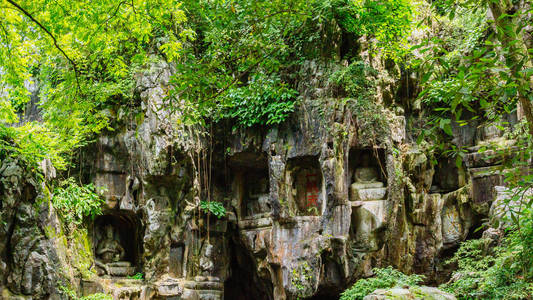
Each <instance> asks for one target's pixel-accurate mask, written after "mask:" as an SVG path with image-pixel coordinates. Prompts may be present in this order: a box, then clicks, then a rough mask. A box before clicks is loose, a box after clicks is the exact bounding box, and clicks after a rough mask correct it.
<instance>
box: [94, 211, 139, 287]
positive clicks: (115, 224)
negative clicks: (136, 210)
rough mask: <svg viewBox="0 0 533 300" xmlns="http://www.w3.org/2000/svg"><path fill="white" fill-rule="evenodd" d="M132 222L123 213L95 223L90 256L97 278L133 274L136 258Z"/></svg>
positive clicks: (99, 219) (130, 216)
mask: <svg viewBox="0 0 533 300" xmlns="http://www.w3.org/2000/svg"><path fill="white" fill-rule="evenodd" d="M135 220H136V218H135V216H133V215H132V214H129V213H125V212H122V213H117V214H109V215H104V216H100V217H99V218H97V219H96V221H95V232H94V233H93V235H94V236H95V240H96V242H95V243H94V244H95V246H96V248H95V249H94V254H95V262H96V266H97V270H98V274H99V275H109V276H117V277H124V276H130V275H133V273H135V262H136V260H137V257H138V251H136V250H138V249H136V246H137V236H136V235H137V232H138V227H137V226H136V225H137V222H135Z"/></svg>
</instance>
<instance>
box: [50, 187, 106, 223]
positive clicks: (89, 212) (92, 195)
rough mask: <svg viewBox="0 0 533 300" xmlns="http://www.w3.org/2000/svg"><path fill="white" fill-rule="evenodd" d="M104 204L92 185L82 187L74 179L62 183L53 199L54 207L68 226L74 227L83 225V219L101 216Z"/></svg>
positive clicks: (55, 191)
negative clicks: (72, 225)
mask: <svg viewBox="0 0 533 300" xmlns="http://www.w3.org/2000/svg"><path fill="white" fill-rule="evenodd" d="M103 203H104V200H103V199H102V198H100V196H98V194H97V193H96V189H95V187H94V185H93V184H92V183H91V184H87V185H82V186H80V185H78V184H77V183H76V182H75V181H74V178H72V177H70V178H68V179H67V180H64V181H62V182H61V183H60V184H59V186H58V187H56V188H55V189H54V196H53V197H52V205H53V206H54V208H55V209H56V210H57V211H58V212H59V214H60V215H61V217H62V218H63V220H64V221H65V222H66V224H74V225H79V224H81V222H82V220H83V217H92V218H94V217H95V216H96V215H99V214H101V213H102V204H103Z"/></svg>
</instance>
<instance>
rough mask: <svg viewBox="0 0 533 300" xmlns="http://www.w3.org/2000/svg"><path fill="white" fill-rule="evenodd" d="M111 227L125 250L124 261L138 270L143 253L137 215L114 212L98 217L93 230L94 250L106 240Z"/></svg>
mask: <svg viewBox="0 0 533 300" xmlns="http://www.w3.org/2000/svg"><path fill="white" fill-rule="evenodd" d="M109 226H111V228H112V232H113V235H114V239H116V240H117V241H118V243H119V244H120V245H121V246H122V247H123V249H124V253H125V256H124V260H125V261H128V262H130V263H131V264H132V266H134V267H136V269H138V268H139V267H140V264H141V263H140V259H141V253H142V243H141V240H142V239H141V234H142V233H141V227H142V226H141V224H140V219H139V217H138V216H137V215H135V214H134V213H132V212H130V211H126V210H113V211H108V212H106V213H105V214H103V215H101V216H98V217H97V218H96V219H95V221H94V229H93V233H92V236H93V247H95V249H93V251H94V253H96V248H97V246H98V245H99V244H100V242H101V240H102V239H103V238H104V235H105V229H106V227H109Z"/></svg>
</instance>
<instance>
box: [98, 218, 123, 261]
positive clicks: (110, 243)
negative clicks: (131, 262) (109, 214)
mask: <svg viewBox="0 0 533 300" xmlns="http://www.w3.org/2000/svg"><path fill="white" fill-rule="evenodd" d="M124 254H125V252H124V248H123V247H122V246H121V245H120V243H119V242H118V241H117V240H115V239H114V237H113V227H112V226H111V225H107V226H106V227H105V236H104V238H103V239H102V240H101V241H100V243H99V244H98V248H97V249H96V255H97V257H98V258H100V260H101V261H102V262H103V263H111V262H117V261H121V260H122V259H124Z"/></svg>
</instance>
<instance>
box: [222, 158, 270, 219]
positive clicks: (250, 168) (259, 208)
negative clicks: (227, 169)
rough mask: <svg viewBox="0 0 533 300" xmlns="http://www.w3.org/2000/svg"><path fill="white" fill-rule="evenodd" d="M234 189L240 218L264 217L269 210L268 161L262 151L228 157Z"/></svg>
mask: <svg viewBox="0 0 533 300" xmlns="http://www.w3.org/2000/svg"><path fill="white" fill-rule="evenodd" d="M230 165H231V167H232V169H233V173H234V177H233V178H234V191H236V192H237V193H236V195H235V196H236V198H237V200H238V203H239V204H238V205H239V208H240V209H239V210H240V213H239V217H240V218H241V219H257V218H262V217H266V216H268V215H269V214H270V212H271V206H270V195H269V190H270V181H269V174H268V162H267V160H266V157H265V155H264V154H263V153H254V152H242V153H238V154H235V155H234V156H232V157H231V158H230Z"/></svg>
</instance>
